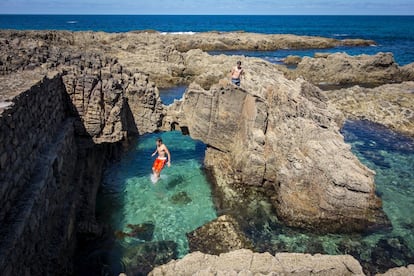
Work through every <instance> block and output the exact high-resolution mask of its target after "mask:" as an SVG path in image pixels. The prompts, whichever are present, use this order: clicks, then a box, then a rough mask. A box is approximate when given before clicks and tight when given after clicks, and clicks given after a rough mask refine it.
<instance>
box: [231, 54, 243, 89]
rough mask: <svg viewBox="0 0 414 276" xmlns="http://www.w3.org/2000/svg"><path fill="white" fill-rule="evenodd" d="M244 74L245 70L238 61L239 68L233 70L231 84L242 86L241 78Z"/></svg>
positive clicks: (235, 67)
mask: <svg viewBox="0 0 414 276" xmlns="http://www.w3.org/2000/svg"><path fill="white" fill-rule="evenodd" d="M243 74H244V71H243V68H242V67H241V61H240V60H239V61H237V66H234V67H233V69H232V70H231V82H232V83H233V84H235V85H237V86H240V79H241V76H242V75H243Z"/></svg>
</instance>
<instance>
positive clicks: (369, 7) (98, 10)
mask: <svg viewBox="0 0 414 276" xmlns="http://www.w3.org/2000/svg"><path fill="white" fill-rule="evenodd" d="M0 14H249V15H250V14H260V15H263V14H268V15H303V14H309V15H310V14H312V15H313V14H315V15H320V14H326V15H414V0H204V1H203V0H100V1H99V0H98V1H93V0H83V1H82V0H70V1H64V0H0Z"/></svg>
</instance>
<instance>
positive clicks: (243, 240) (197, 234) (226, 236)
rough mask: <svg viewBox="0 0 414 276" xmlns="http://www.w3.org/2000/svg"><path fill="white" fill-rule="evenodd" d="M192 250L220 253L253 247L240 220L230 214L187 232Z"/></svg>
mask: <svg viewBox="0 0 414 276" xmlns="http://www.w3.org/2000/svg"><path fill="white" fill-rule="evenodd" d="M187 238H188V243H189V246H190V250H191V251H192V252H194V251H202V252H204V253H207V254H214V255H218V254H221V253H225V252H230V251H233V250H237V249H243V248H252V243H251V241H250V240H249V239H248V238H247V237H246V236H245V235H244V234H243V232H242V230H241V228H240V225H239V224H238V222H237V221H236V220H235V219H234V218H233V217H231V216H229V215H223V216H220V217H218V218H217V219H215V220H214V221H212V222H209V223H207V224H205V225H203V226H201V227H200V228H198V229H196V230H194V231H192V232H190V233H188V234H187Z"/></svg>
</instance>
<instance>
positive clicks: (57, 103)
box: [0, 75, 67, 221]
mask: <svg viewBox="0 0 414 276" xmlns="http://www.w3.org/2000/svg"><path fill="white" fill-rule="evenodd" d="M63 92H64V86H63V83H62V81H61V78H60V76H59V75H55V76H54V77H53V78H51V79H48V78H45V79H43V80H42V81H41V82H39V83H38V84H36V85H34V86H33V87H30V88H28V89H27V90H26V91H25V92H23V93H21V94H19V95H18V96H16V97H14V98H13V99H12V101H11V102H9V104H10V106H9V108H6V109H4V110H3V111H2V112H1V111H0V112H1V114H0V129H1V130H0V169H1V170H0V181H1V184H0V189H1V190H0V202H2V208H1V210H0V221H2V220H3V219H5V216H6V214H7V213H8V212H9V211H10V210H11V208H13V207H14V200H15V199H16V198H17V197H18V196H19V194H21V192H22V190H23V189H24V188H25V187H26V186H27V184H28V182H29V179H30V176H31V173H32V172H33V171H34V168H35V165H36V159H37V158H38V157H39V154H40V153H41V151H42V147H43V146H44V145H45V144H48V143H50V142H51V140H52V139H53V137H55V135H56V134H57V133H58V132H59V130H60V128H61V125H62V123H63V121H64V120H65V118H66V111H67V102H66V100H65V96H64V93H63Z"/></svg>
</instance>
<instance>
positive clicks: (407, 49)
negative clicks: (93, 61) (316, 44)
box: [0, 15, 414, 65]
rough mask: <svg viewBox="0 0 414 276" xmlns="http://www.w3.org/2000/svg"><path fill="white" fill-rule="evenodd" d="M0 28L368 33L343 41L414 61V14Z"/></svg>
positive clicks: (33, 23) (82, 20) (104, 19)
mask: <svg viewBox="0 0 414 276" xmlns="http://www.w3.org/2000/svg"><path fill="white" fill-rule="evenodd" d="M0 29H17V30H70V31H104V32H128V31H132V30H149V29H151V30H157V31H160V32H187V33H192V32H208V31H246V32H255V33H265V34H296V35H311V36H323V37H332V38H337V39H345V38H363V39H372V40H374V41H376V42H377V44H378V45H377V46H375V47H355V48H354V47H352V48H349V47H342V48H336V49H327V50H323V51H335V52H337V51H341V52H347V53H349V54H351V55H357V54H375V53H378V52H392V53H393V54H394V56H395V60H396V61H397V62H398V63H399V64H400V65H405V64H408V63H411V62H414V16H249V15H237V16H235V15H231V16H230V15H197V16H196V15H0ZM315 51H316V52H321V50H304V51H286V50H283V51H271V52H266V53H263V52H240V54H244V55H246V56H259V57H262V58H265V59H267V60H269V61H272V62H278V61H280V59H281V58H283V57H285V56H287V55H290V54H296V55H301V56H304V55H313V53H314V52H315Z"/></svg>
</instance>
